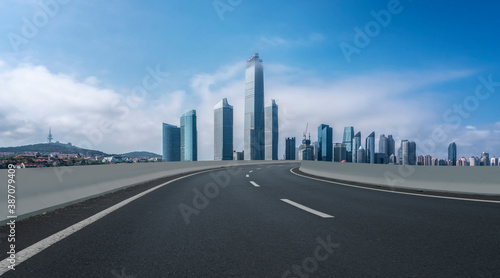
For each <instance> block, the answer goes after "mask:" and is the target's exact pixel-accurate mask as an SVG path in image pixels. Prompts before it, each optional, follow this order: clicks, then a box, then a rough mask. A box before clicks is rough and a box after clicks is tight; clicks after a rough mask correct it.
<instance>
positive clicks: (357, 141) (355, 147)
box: [352, 132, 361, 163]
mask: <svg viewBox="0 0 500 278" xmlns="http://www.w3.org/2000/svg"><path fill="white" fill-rule="evenodd" d="M359 147H361V132H358V133H356V135H354V138H353V140H352V149H353V152H352V163H358V149H359ZM359 163H361V162H359Z"/></svg>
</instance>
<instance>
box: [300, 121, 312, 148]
mask: <svg viewBox="0 0 500 278" xmlns="http://www.w3.org/2000/svg"><path fill="white" fill-rule="evenodd" d="M308 127H309V123H307V125H306V131H304V139H303V140H302V144H306V145H309V144H311V134H309V140H307V128H308Z"/></svg>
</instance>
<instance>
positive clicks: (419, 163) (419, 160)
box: [417, 155, 425, 165]
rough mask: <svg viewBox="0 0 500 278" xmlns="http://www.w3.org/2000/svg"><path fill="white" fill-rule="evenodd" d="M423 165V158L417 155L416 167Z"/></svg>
mask: <svg viewBox="0 0 500 278" xmlns="http://www.w3.org/2000/svg"><path fill="white" fill-rule="evenodd" d="M424 164H425V157H424V156H423V155H419V156H418V157H417V165H424Z"/></svg>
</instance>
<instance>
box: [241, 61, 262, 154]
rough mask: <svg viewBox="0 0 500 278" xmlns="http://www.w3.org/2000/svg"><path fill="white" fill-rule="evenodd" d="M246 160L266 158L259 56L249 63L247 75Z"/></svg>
mask: <svg viewBox="0 0 500 278" xmlns="http://www.w3.org/2000/svg"><path fill="white" fill-rule="evenodd" d="M244 121H245V132H244V153H245V154H244V155H245V160H263V159H264V158H265V148H264V144H265V131H264V67H263V66H262V60H261V59H259V54H258V53H255V54H254V55H253V56H252V57H250V59H248V61H247V66H246V74H245V120H244Z"/></svg>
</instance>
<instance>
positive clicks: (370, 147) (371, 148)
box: [365, 132, 375, 164]
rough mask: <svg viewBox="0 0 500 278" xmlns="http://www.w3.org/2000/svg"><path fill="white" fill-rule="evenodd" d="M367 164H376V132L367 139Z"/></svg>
mask: <svg viewBox="0 0 500 278" xmlns="http://www.w3.org/2000/svg"><path fill="white" fill-rule="evenodd" d="M365 146H366V163H370V164H375V132H372V133H370V135H368V137H366V142H365Z"/></svg>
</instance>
